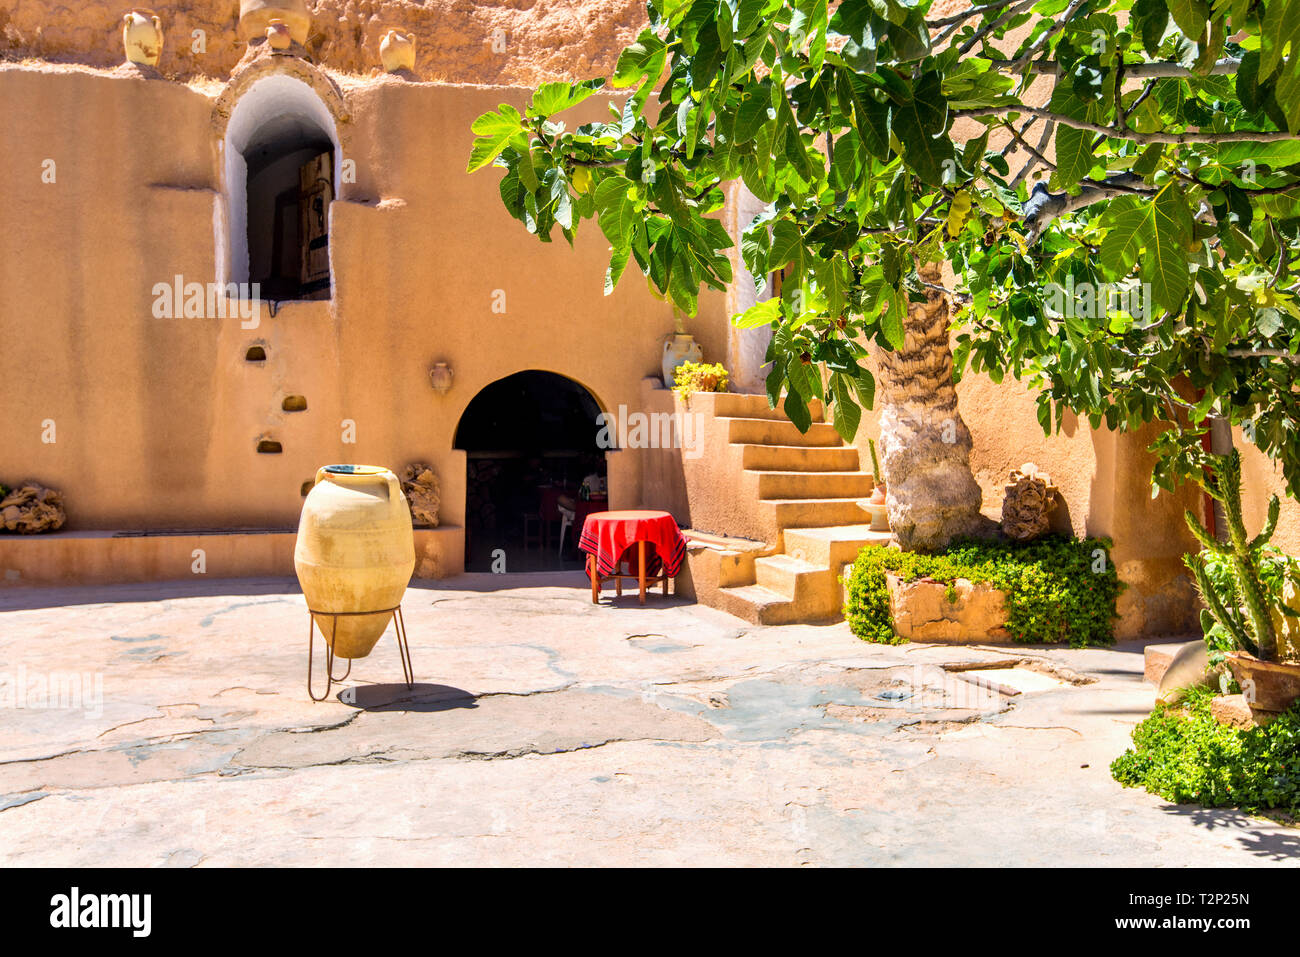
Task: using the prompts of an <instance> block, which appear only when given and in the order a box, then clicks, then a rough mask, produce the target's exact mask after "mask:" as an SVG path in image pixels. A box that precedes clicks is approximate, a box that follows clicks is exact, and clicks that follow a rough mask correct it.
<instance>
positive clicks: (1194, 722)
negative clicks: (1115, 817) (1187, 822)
mask: <svg viewBox="0 0 1300 957" xmlns="http://www.w3.org/2000/svg"><path fill="white" fill-rule="evenodd" d="M1213 698H1214V693H1213V692H1212V691H1210V690H1209V689H1208V688H1192V689H1190V690H1189V691H1188V694H1187V696H1186V697H1185V698H1184V699H1183V700H1182V702H1181V703H1180V704H1178V705H1172V706H1169V707H1165V706H1162V705H1158V706H1157V707H1156V710H1155V711H1154V712H1153V713H1152V714H1151V716H1150V717H1149V718H1147V719H1145V720H1144V721H1142V722H1141V723H1140V724H1139V725H1138V726H1137V727H1136V728H1134V729H1133V747H1132V748H1130V749H1129V750H1128V751H1125V752H1124V753H1123V754H1122V755H1120V756H1119V757H1118V758H1116V759H1115V760H1114V761H1113V762H1112V763H1111V766H1110V773H1111V776H1112V777H1114V778H1115V780H1116V781H1118V782H1119V783H1120V784H1122V785H1124V786H1125V787H1141V788H1145V789H1146V790H1147V791H1150V792H1151V793H1152V794H1158V795H1159V796H1160V797H1162V798H1164V799H1165V800H1167V801H1173V802H1174V803H1176V804H1201V805H1203V806H1205V807H1225V806H1230V807H1240V808H1243V809H1245V810H1248V811H1250V810H1256V809H1260V808H1273V809H1277V810H1282V811H1285V812H1287V813H1288V814H1291V815H1296V814H1300V705H1296V706H1295V707H1293V708H1292V709H1291V710H1290V711H1288V712H1286V713H1285V714H1283V715H1281V716H1280V717H1279V718H1277V719H1276V720H1274V721H1273V722H1271V723H1270V724H1267V725H1265V726H1264V727H1262V728H1250V729H1248V730H1241V729H1238V728H1229V727H1226V726H1225V725H1221V724H1219V723H1218V722H1217V721H1215V720H1214V717H1213V716H1212V715H1211V714H1210V702H1211V701H1212V700H1213Z"/></svg>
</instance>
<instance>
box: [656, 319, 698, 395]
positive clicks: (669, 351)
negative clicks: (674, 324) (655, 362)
mask: <svg viewBox="0 0 1300 957" xmlns="http://www.w3.org/2000/svg"><path fill="white" fill-rule="evenodd" d="M703 358H704V350H703V349H701V348H700V344H699V343H698V342H696V341H695V337H694V336H688V335H686V334H685V333H681V332H679V333H676V334H674V335H672V336H670V337H669V338H668V339H665V340H664V361H663V374H664V385H666V386H667V387H668V388H670V389H671V388H672V387H673V386H674V385H676V384H677V383H676V382H674V381H673V370H674V369H676V368H677V367H678V366H679V365H681V364H682V363H683V362H699V361H700V360H701V359H703Z"/></svg>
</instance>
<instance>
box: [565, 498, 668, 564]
mask: <svg viewBox="0 0 1300 957" xmlns="http://www.w3.org/2000/svg"><path fill="white" fill-rule="evenodd" d="M637 542H650V543H651V544H653V545H654V547H655V561H653V562H647V565H648V566H649V567H647V569H646V572H647V573H648V574H656V573H657V571H658V569H659V567H660V565H662V567H663V570H664V571H665V572H666V573H667V574H668V575H669V576H672V575H676V574H677V572H678V570H679V569H680V568H681V567H682V559H683V558H685V557H686V539H685V538H683V537H682V532H681V529H679V528H678V527H677V522H676V521H675V520H674V519H673V517H672V516H671V515H669V514H668V513H667V512H654V511H625V512H596V513H594V514H592V515H589V516H587V520H586V521H585V522H583V524H582V537H581V538H580V539H578V547H579V548H581V549H582V550H583V551H584V552H586V553H587V554H589V555H594V556H595V558H596V569H597V570H598V571H599V572H600V573H601V574H602V575H613V574H614V573H615V572H617V571H618V560H619V558H620V557H621V556H622V554H623V551H624V550H625V549H626V548H627V547H628V546H629V545H634V544H636V543H637Z"/></svg>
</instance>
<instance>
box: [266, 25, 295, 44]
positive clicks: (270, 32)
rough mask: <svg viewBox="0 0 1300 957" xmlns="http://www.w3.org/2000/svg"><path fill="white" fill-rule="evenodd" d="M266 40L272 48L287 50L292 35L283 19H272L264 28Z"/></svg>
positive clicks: (291, 42) (291, 40)
mask: <svg viewBox="0 0 1300 957" xmlns="http://www.w3.org/2000/svg"><path fill="white" fill-rule="evenodd" d="M266 42H267V43H269V44H270V45H271V49H272V50H287V49H289V47H291V46H293V35H292V34H291V33H290V32H289V25H288V24H287V23H285V22H284V21H283V20H272V21H271V22H270V24H269V25H268V26H267V28H266Z"/></svg>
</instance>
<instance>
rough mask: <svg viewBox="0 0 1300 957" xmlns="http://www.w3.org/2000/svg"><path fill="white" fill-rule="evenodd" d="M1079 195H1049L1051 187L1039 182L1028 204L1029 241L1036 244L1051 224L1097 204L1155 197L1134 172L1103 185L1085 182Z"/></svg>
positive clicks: (1026, 204)
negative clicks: (1146, 196)
mask: <svg viewBox="0 0 1300 957" xmlns="http://www.w3.org/2000/svg"><path fill="white" fill-rule="evenodd" d="M1082 185H1083V189H1082V190H1080V192H1079V195H1078V196H1071V195H1070V194H1068V193H1049V192H1048V191H1047V187H1046V186H1044V185H1043V184H1042V183H1039V184H1038V185H1037V186H1035V187H1034V189H1033V192H1031V193H1030V196H1029V199H1028V200H1027V201H1026V202H1025V206H1024V210H1023V213H1024V218H1025V225H1026V226H1027V227H1028V231H1027V232H1026V234H1025V242H1027V243H1031V244H1032V243H1034V242H1036V241H1037V240H1038V238H1039V237H1040V236H1041V235H1042V234H1043V230H1045V229H1046V228H1047V227H1048V225H1050V224H1051V223H1052V222H1054V221H1055V220H1057V219H1059V218H1060V217H1062V216H1065V215H1067V214H1069V213H1073V212H1075V211H1076V210H1079V209H1085V208H1086V207H1088V206H1091V205H1093V204H1094V203H1100V202H1102V201H1103V200H1107V199H1114V198H1115V197H1116V196H1125V195H1131V194H1138V195H1144V196H1145V195H1151V193H1152V192H1153V190H1151V189H1150V188H1148V187H1147V186H1146V183H1144V182H1143V180H1142V177H1140V176H1136V175H1134V174H1132V173H1121V174H1118V175H1116V176H1112V177H1111V178H1110V179H1106V180H1102V181H1101V182H1092V181H1089V180H1085V181H1084V183H1083V184H1082Z"/></svg>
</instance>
